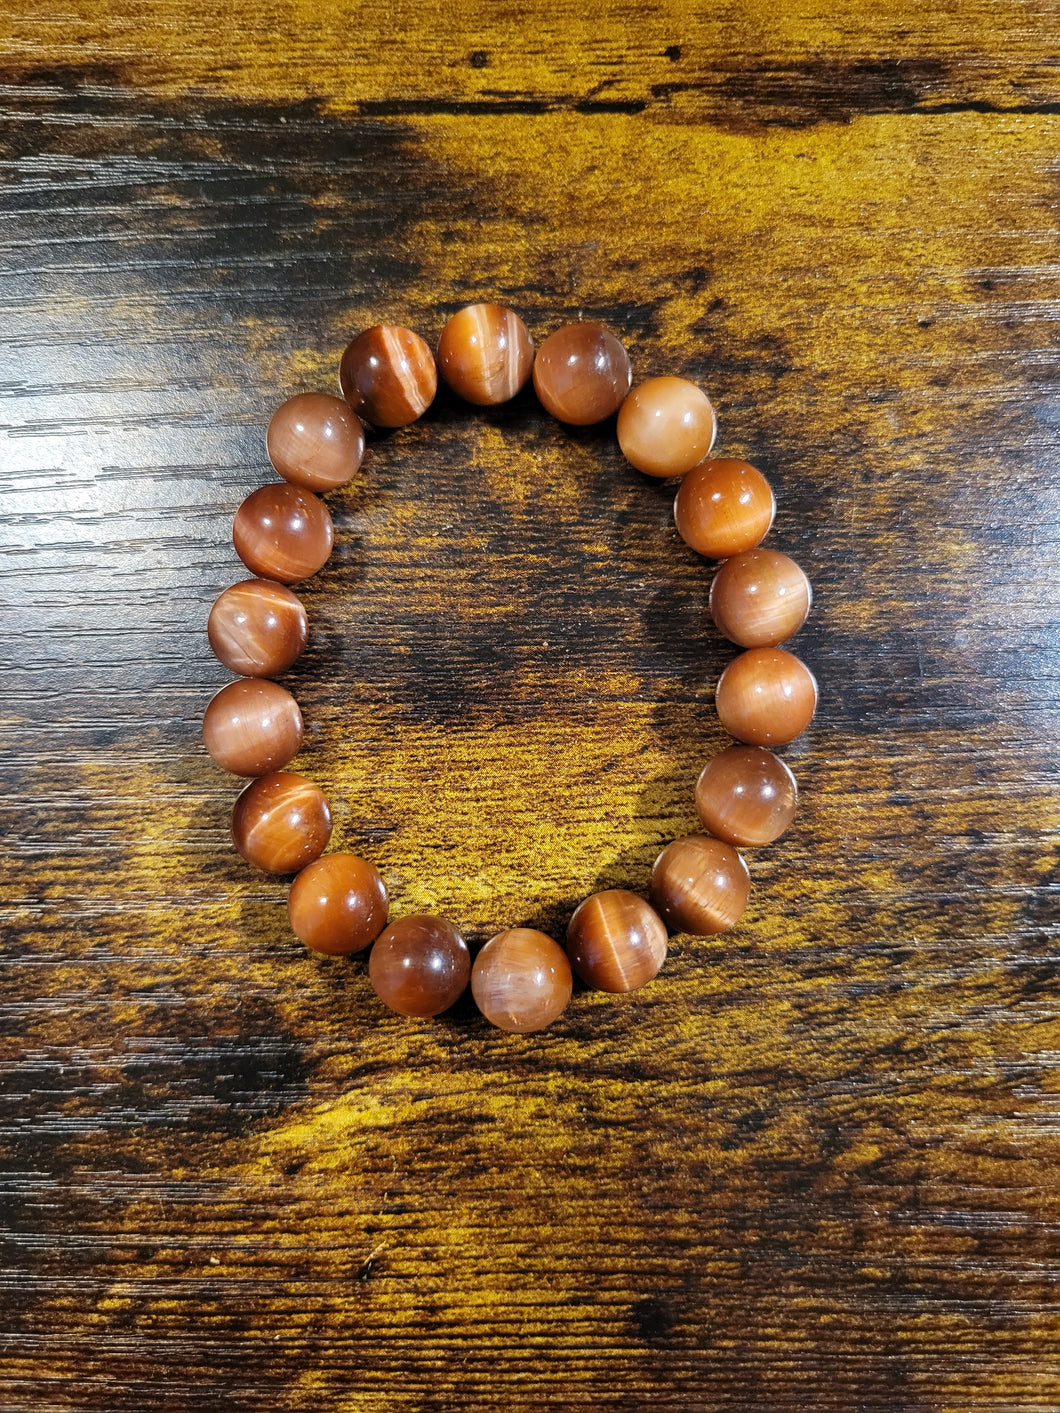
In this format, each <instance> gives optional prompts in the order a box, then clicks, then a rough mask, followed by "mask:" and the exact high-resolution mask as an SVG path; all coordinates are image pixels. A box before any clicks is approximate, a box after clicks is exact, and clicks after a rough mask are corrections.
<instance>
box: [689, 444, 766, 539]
mask: <svg viewBox="0 0 1060 1413" xmlns="http://www.w3.org/2000/svg"><path fill="white" fill-rule="evenodd" d="M776 508H777V507H776V501H775V500H774V499H773V492H772V490H771V489H770V485H769V482H768V481H767V480H766V478H765V477H764V476H763V475H762V473H761V471H756V470H755V468H754V467H753V466H748V464H747V462H746V461H732V460H730V459H729V458H728V457H719V458H716V459H715V460H713V461H703V462H701V463H700V464H699V465H698V466H693V468H692V470H691V471H689V473H688V475H687V476H686V477H685V479H684V480H683V481H682V482H681V487H680V489H679V490H678V492H677V498H676V500H675V501H674V524H675V525H676V526H677V533H678V534H679V535H680V536H681V538H682V539H683V540H685V541H686V542H687V543H688V544H690V545H691V546H692V548H693V549H694V550H696V551H698V553H699V554H705V555H707V557H708V558H710V559H728V558H729V556H730V555H733V554H743V552H744V550H749V549H754V547H755V545H757V544H758V542H759V540H761V539H764V538H765V536H766V535H767V534H768V533H769V527H770V525H772V523H773V516H774V514H775V513H776Z"/></svg>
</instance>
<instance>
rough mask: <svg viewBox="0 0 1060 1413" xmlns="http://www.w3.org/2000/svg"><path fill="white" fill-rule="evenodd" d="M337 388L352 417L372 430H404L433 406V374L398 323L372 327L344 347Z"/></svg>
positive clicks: (425, 354) (420, 347) (427, 357)
mask: <svg viewBox="0 0 1060 1413" xmlns="http://www.w3.org/2000/svg"><path fill="white" fill-rule="evenodd" d="M339 386H340V387H341V389H342V395H343V397H344V398H345V399H346V401H347V402H348V403H349V404H350V406H351V407H352V408H353V410H354V412H356V413H357V414H358V415H359V416H361V417H363V418H364V419H365V420H366V421H367V422H371V423H372V425H373V426H375V427H405V426H407V425H408V424H409V423H410V422H415V420H416V418H417V417H421V416H422V415H423V413H424V412H426V411H427V408H428V407H430V405H431V403H432V402H433V401H434V394H435V393H436V392H437V391H438V369H437V368H436V367H435V363H434V354H433V353H432V352H431V350H430V349H429V348H428V346H427V344H425V343H424V341H423V339H421V338H420V336H419V334H414V333H413V332H412V330H411V329H405V328H402V327H401V325H400V324H376V325H375V326H374V327H373V328H371V329H365V331H364V333H362V334H358V335H357V337H356V338H355V339H352V340H351V341H350V342H349V343H348V344H347V345H346V348H345V351H344V352H343V355H342V362H341V363H340V364H339Z"/></svg>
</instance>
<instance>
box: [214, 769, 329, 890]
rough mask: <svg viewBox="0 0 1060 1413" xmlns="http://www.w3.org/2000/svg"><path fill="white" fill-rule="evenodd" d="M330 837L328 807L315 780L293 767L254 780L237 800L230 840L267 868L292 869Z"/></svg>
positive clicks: (309, 858)
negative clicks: (293, 769) (294, 770)
mask: <svg viewBox="0 0 1060 1413" xmlns="http://www.w3.org/2000/svg"><path fill="white" fill-rule="evenodd" d="M330 838H331V810H330V809H329V808H328V802H327V798H326V796H325V795H324V792H323V790H321V788H320V786H319V785H314V784H313V782H312V781H311V780H307V779H306V778H305V776H304V775H295V774H294V772H293V771H278V772H277V773H276V774H274V775H263V776H262V777H261V779H260V780H255V781H254V783H253V784H252V785H248V786H247V788H246V789H245V790H244V791H243V793H242V794H241V795H240V797H239V799H238V800H236V803H235V808H234V809H233V811H232V841H233V843H234V844H235V846H236V848H237V849H238V850H239V852H240V853H241V854H242V855H243V857H244V858H245V859H246V861H247V862H248V863H252V864H253V865H254V866H255V868H261V869H264V870H265V872H266V873H295V872H297V870H298V869H300V868H305V866H306V864H310V863H312V862H313V860H314V859H315V858H318V857H319V856H320V855H321V854H322V853H323V852H324V850H325V849H326V848H327V846H328V840H329V839H330Z"/></svg>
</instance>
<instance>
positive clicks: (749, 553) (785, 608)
mask: <svg viewBox="0 0 1060 1413" xmlns="http://www.w3.org/2000/svg"><path fill="white" fill-rule="evenodd" d="M812 602H813V590H812V589H811V588H810V581H809V579H807V577H806V575H805V574H804V573H803V572H802V570H801V569H800V568H799V566H798V565H797V564H796V563H795V561H794V560H793V559H789V558H788V556H787V555H786V554H780V553H779V552H778V551H777V550H771V549H762V548H761V547H760V548H758V549H753V550H746V551H745V552H744V553H743V554H738V555H735V556H734V557H733V558H732V559H728V560H726V561H725V563H724V564H723V565H722V566H721V568H720V569H719V570H718V572H717V574H715V576H714V582H713V584H711V586H710V615H711V617H712V618H713V619H714V623H715V626H716V627H717V629H718V632H719V633H723V634H724V635H725V637H726V638H729V639H731V641H732V642H734V643H739V645H740V646H741V647H742V648H775V647H776V646H777V644H778V643H783V642H786V641H787V639H788V638H790V637H791V636H792V635H793V634H795V633H797V632H798V631H799V629H800V628H801V627H802V625H803V624H804V623H805V622H806V619H807V617H808V616H809V612H810V604H811V603H812Z"/></svg>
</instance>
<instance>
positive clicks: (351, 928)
mask: <svg viewBox="0 0 1060 1413" xmlns="http://www.w3.org/2000/svg"><path fill="white" fill-rule="evenodd" d="M387 908H388V903H387V896H386V888H385V886H384V884H383V880H382V877H381V876H380V873H379V870H378V869H377V868H376V867H375V865H374V864H370V863H369V862H368V860H367V859H362V858H358V857H357V855H356V854H325V855H324V857H323V858H322V859H317V861H316V863H311V864H309V865H308V866H307V867H306V868H303V869H302V872H301V873H300V874H299V875H298V877H297V878H296V879H295V881H294V882H293V883H292V884H291V891H290V893H289V894H288V895H287V916H288V917H289V918H290V921H291V931H292V932H293V933H294V935H295V936H296V937H297V938H299V940H300V941H302V942H304V943H305V944H306V946H307V947H309V948H310V949H311V950H312V951H314V952H326V953H327V954H328V955H329V956H344V955H345V954H346V953H348V952H359V951H361V949H362V948H364V947H367V946H368V945H369V943H371V942H374V941H375V939H376V938H377V937H378V936H379V934H380V932H382V930H383V928H384V927H385V926H386V915H387Z"/></svg>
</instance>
